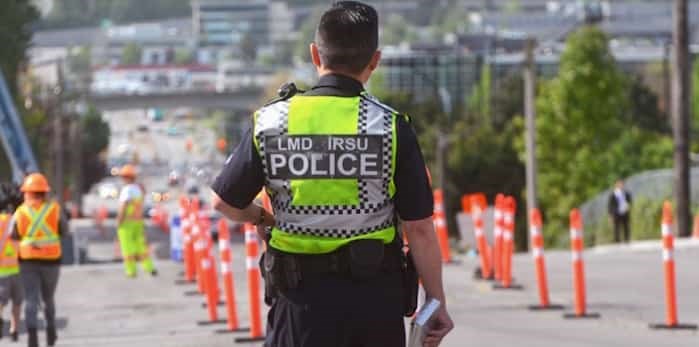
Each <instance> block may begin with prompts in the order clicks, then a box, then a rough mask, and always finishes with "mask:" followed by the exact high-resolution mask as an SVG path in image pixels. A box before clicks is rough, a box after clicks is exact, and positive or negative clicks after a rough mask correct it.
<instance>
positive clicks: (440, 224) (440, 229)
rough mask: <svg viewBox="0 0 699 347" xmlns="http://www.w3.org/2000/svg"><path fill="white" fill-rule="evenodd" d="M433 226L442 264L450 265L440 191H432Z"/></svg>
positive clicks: (447, 235) (442, 199)
mask: <svg viewBox="0 0 699 347" xmlns="http://www.w3.org/2000/svg"><path fill="white" fill-rule="evenodd" d="M432 218H433V220H434V226H435V229H436V231H437V238H438V241H439V249H440V250H441V253H442V262H444V263H451V251H450V249H449V232H448V230H447V220H446V218H445V211H444V195H443V193H442V190H441V189H435V190H434V215H433V216H432Z"/></svg>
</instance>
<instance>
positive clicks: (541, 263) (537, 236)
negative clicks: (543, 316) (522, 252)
mask: <svg viewBox="0 0 699 347" xmlns="http://www.w3.org/2000/svg"><path fill="white" fill-rule="evenodd" d="M529 216H530V217H529V220H530V225H529V235H530V238H531V249H532V257H533V258H534V266H535V267H536V284H537V287H538V288H539V304H538V305H532V306H529V309H531V310H561V309H563V306H561V305H552V304H551V302H550V301H549V288H548V281H547V279H546V261H545V259H544V237H543V235H542V226H543V222H542V220H541V212H539V209H538V208H533V209H532V210H531V212H530V214H529Z"/></svg>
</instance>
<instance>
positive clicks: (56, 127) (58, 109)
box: [52, 60, 64, 205]
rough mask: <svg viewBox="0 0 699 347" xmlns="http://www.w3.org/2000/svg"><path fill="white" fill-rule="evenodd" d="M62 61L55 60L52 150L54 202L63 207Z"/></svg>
mask: <svg viewBox="0 0 699 347" xmlns="http://www.w3.org/2000/svg"><path fill="white" fill-rule="evenodd" d="M62 65H63V61H62V60H56V76H57V77H56V86H54V88H53V95H52V99H53V149H54V157H53V158H54V161H55V170H56V171H55V178H54V187H53V188H54V192H55V196H56V200H57V201H58V203H59V204H61V205H63V182H64V176H63V159H64V158H63V153H64V152H63V110H62V108H63V102H62V100H61V95H62V94H63V66H62Z"/></svg>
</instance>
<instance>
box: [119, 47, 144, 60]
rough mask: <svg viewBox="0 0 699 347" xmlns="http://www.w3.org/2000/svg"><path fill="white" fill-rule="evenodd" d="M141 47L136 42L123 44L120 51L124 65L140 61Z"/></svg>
mask: <svg viewBox="0 0 699 347" xmlns="http://www.w3.org/2000/svg"><path fill="white" fill-rule="evenodd" d="M142 54H143V49H142V48H141V46H139V45H138V44H137V43H134V42H130V43H128V44H126V46H124V49H123V50H122V52H121V63H122V64H124V65H135V64H140V63H141V56H142Z"/></svg>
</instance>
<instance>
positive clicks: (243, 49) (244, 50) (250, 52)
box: [240, 33, 257, 62]
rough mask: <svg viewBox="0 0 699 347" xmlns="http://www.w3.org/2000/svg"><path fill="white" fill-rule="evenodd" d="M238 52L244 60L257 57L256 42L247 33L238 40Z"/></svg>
mask: <svg viewBox="0 0 699 347" xmlns="http://www.w3.org/2000/svg"><path fill="white" fill-rule="evenodd" d="M240 54H241V57H242V58H243V60H244V61H246V62H251V61H255V59H256V58H257V43H255V40H254V39H253V38H252V35H250V34H249V33H247V34H245V36H243V38H242V40H240Z"/></svg>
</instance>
